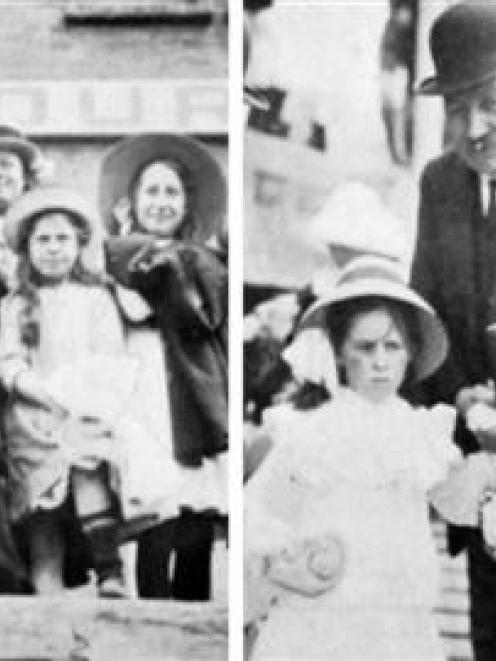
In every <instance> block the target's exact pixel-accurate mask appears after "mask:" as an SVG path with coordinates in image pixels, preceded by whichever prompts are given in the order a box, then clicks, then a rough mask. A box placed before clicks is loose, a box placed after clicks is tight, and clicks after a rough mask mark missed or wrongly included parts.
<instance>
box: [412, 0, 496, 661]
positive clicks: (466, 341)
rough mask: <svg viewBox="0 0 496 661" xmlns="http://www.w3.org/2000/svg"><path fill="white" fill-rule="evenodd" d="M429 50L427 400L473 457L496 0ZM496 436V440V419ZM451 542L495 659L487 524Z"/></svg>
mask: <svg viewBox="0 0 496 661" xmlns="http://www.w3.org/2000/svg"><path fill="white" fill-rule="evenodd" d="M430 47H431V53H432V58H433V60H434V65H435V69H436V72H435V75H434V76H432V77H430V78H428V79H426V80H424V81H423V82H422V83H421V84H420V86H419V89H418V92H419V93H421V94H424V95H441V96H443V98H444V106H445V118H446V125H445V128H446V138H447V143H448V148H447V150H446V152H445V153H444V154H443V155H442V156H440V157H439V158H437V159H435V160H434V161H432V162H430V163H429V164H428V165H427V166H426V168H425V170H424V172H423V174H422V179H421V185H420V187H421V190H420V209H419V229H418V238H417V246H416V251H415V257H414V262H413V267H412V285H413V287H414V288H415V289H417V290H418V291H419V292H420V293H421V294H422V295H423V296H424V297H425V298H427V299H428V300H429V302H430V303H431V304H432V305H433V306H434V307H435V308H436V310H437V311H438V312H439V314H440V316H441V317H442V318H443V320H444V322H445V323H446V326H447V328H448V331H449V334H450V338H451V351H450V355H449V357H448V359H447V361H446V362H445V364H444V365H443V366H442V368H441V369H440V370H439V371H438V372H437V374H436V375H434V377H432V378H431V379H430V381H429V382H428V383H427V387H426V389H425V392H424V393H423V396H424V399H427V401H428V402H430V403H433V402H435V401H440V400H441V401H447V402H450V403H454V404H456V406H457V407H458V410H459V411H460V416H459V417H460V421H459V424H458V429H457V439H456V440H457V443H458V444H459V445H460V446H461V448H462V449H463V451H464V452H466V453H469V452H475V451H477V450H479V449H480V441H481V438H480V437H479V438H476V436H475V435H474V434H472V433H471V432H470V431H469V430H468V428H467V426H466V415H467V412H468V411H469V410H470V409H471V407H472V405H473V404H474V403H476V402H478V401H482V402H485V403H486V404H488V405H489V406H491V407H492V406H495V405H496V398H495V393H494V384H493V383H492V381H491V379H494V377H495V374H496V362H495V361H494V358H492V357H491V352H490V347H489V344H488V333H487V330H486V329H487V327H488V325H489V324H491V323H493V322H495V321H496V317H495V316H494V315H495V311H496V296H495V294H496V3H495V2H493V1H491V0H490V1H488V2H484V3H473V2H472V3H468V2H464V3H459V4H455V5H452V6H451V7H450V8H448V9H447V10H446V11H444V12H443V13H442V14H441V15H440V16H439V17H438V18H437V20H436V21H435V22H434V24H433V26H432V29H431V33H430ZM487 439H489V440H490V441H492V443H493V444H494V443H495V442H496V425H495V427H494V428H492V429H490V433H489V435H487V436H486V440H487ZM449 545H450V551H451V552H452V553H453V554H455V553H457V552H458V551H460V550H461V549H462V548H464V547H467V549H468V559H469V580H470V594H471V629H472V642H473V646H474V653H475V659H476V661H488V660H491V661H494V660H495V659H496V555H495V554H494V553H492V552H491V549H490V548H489V547H488V546H487V545H486V544H485V542H484V535H483V532H482V531H481V530H480V529H475V530H474V529H472V530H468V529H462V528H452V529H450V535H449Z"/></svg>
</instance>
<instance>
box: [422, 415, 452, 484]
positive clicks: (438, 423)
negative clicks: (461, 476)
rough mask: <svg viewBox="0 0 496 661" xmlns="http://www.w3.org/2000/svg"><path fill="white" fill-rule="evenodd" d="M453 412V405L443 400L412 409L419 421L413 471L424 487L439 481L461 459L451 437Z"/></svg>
mask: <svg viewBox="0 0 496 661" xmlns="http://www.w3.org/2000/svg"><path fill="white" fill-rule="evenodd" d="M456 415H457V413H456V409H455V408H453V407H451V406H447V405H445V404H438V405H437V406H434V407H432V408H431V409H417V410H416V411H415V417H416V418H417V421H418V423H419V425H420V434H419V442H418V444H417V445H416V447H415V461H416V468H417V471H416V472H417V476H418V479H419V481H420V484H421V486H422V488H424V489H425V490H429V489H431V488H432V487H434V486H435V485H436V484H438V483H440V482H442V481H443V480H444V479H445V478H446V476H447V475H448V472H449V470H450V468H452V467H453V466H454V465H456V464H457V463H459V462H460V461H461V452H460V449H459V448H458V447H457V446H456V445H455V443H454V440H453V439H454V431H455V424H456Z"/></svg>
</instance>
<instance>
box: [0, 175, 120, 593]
mask: <svg viewBox="0 0 496 661" xmlns="http://www.w3.org/2000/svg"><path fill="white" fill-rule="evenodd" d="M96 222H97V220H96V214H95V212H94V211H93V210H92V208H91V206H90V205H89V204H87V203H86V201H85V200H84V199H81V198H80V197H79V196H78V195H77V194H76V193H74V192H72V191H69V190H65V189H62V188H56V187H44V188H43V187H40V188H37V189H34V190H32V191H28V192H27V193H26V194H25V195H23V196H22V197H21V198H19V200H18V201H16V202H15V203H14V204H13V205H12V207H11V208H10V209H9V212H8V214H7V216H6V219H5V225H4V229H5V236H6V239H7V241H8V243H9V246H10V247H11V248H12V249H13V250H14V251H15V252H16V253H18V255H19V271H18V283H17V285H16V287H15V288H14V290H13V291H12V292H11V293H10V294H8V295H7V296H6V297H5V298H4V299H3V300H2V301H1V304H0V379H1V382H2V384H3V386H4V387H5V389H6V390H7V392H8V394H9V400H8V403H7V406H6V408H5V410H4V415H3V424H4V430H5V435H6V446H7V447H6V452H7V462H8V468H9V487H10V488H9V493H10V514H11V517H12V520H13V522H14V523H15V524H16V525H17V529H18V531H19V532H20V533H22V535H21V536H22V537H23V538H24V539H25V540H26V545H27V552H28V561H29V565H30V568H31V577H32V581H33V584H34V587H35V589H36V591H37V592H39V593H47V592H54V591H59V590H61V589H62V587H64V585H72V584H78V583H79V582H81V581H84V580H85V577H86V569H87V568H88V567H94V568H95V570H96V573H97V577H98V586H99V593H100V595H101V596H113V597H117V596H123V594H124V585H123V577H122V568H121V560H120V558H119V554H118V548H117V541H118V540H117V537H116V531H117V525H116V524H117V523H118V520H119V517H120V506H119V503H118V501H117V491H118V488H117V487H118V485H117V482H116V478H117V471H116V469H115V467H116V466H117V463H118V462H117V456H116V455H115V434H114V429H113V427H112V425H110V424H109V423H110V421H109V420H106V419H105V418H104V416H103V415H102V411H105V410H110V409H111V408H112V401H111V400H112V397H114V398H117V399H118V398H119V397H120V396H121V395H124V394H125V393H124V391H125V390H126V388H125V387H124V386H123V381H125V380H126V379H127V372H126V369H124V370H122V369H120V367H124V368H126V367H127V363H126V362H125V359H124V357H123V356H124V354H123V352H124V345H123V336H122V330H121V323H120V319H119V315H118V312H117V308H116V306H115V303H114V301H113V299H112V297H111V295H110V293H109V292H108V291H107V288H106V287H105V286H104V284H103V281H102V280H101V278H100V277H99V276H97V275H96V274H94V273H93V272H92V271H90V270H89V269H88V268H87V267H86V266H85V264H84V254H85V250H86V248H87V247H88V244H89V242H90V238H91V236H92V233H93V231H94V229H95V226H96ZM120 361H124V363H122V362H120ZM110 365H112V367H111V368H110V369H111V373H112V374H115V375H116V374H117V373H118V374H119V376H114V381H113V383H111V382H109V381H108V380H107V384H106V386H105V383H103V385H102V383H99V381H100V380H103V381H105V379H106V378H107V377H108V373H106V370H107V368H109V366H110ZM119 366H120V367H119ZM114 368H115V369H116V370H117V372H115V370H114ZM78 393H79V394H78ZM103 400H108V401H107V403H105V402H104V401H103ZM114 404H115V401H114ZM114 408H115V407H114ZM114 459H115V461H114ZM81 533H82V534H81ZM77 549H80V551H81V552H80V553H79V554H77V555H76V550H77ZM69 556H70V557H69Z"/></svg>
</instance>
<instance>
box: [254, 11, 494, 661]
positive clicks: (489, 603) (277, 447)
mask: <svg viewBox="0 0 496 661" xmlns="http://www.w3.org/2000/svg"><path fill="white" fill-rule="evenodd" d="M243 47H244V48H243V55H244V78H243V90H244V94H243V98H244V107H245V120H244V121H245V125H244V157H243V168H244V170H243V181H244V195H245V197H244V227H243V240H244V270H243V303H244V316H243V362H244V373H243V385H244V391H243V428H244V443H243V482H244V487H243V489H244V495H243V506H244V541H243V556H244V560H243V573H244V618H243V645H244V657H245V659H246V660H253V661H268V660H273V659H280V660H284V661H287V660H295V661H296V660H300V659H325V660H331V659H332V660H336V661H337V660H340V661H369V660H370V661H372V660H375V661H378V660H381V661H385V660H388V661H406V660H411V661H455V660H457V661H462V660H463V661H490V660H493V659H496V462H495V457H494V453H495V452H496V387H495V375H496V353H495V351H496V335H495V333H496V316H495V315H496V307H495V301H496V298H495V292H496V225H495V223H496V215H495V209H496V207H495V205H496V200H495V197H494V195H495V190H496V185H495V179H496V3H495V2H494V1H493V0H484V1H481V0H478V1H473V0H472V1H471V0H457V1H452V0H439V1H438V0H436V2H433V1H431V0H368V1H367V0H362V1H360V2H355V1H353V0H350V2H346V3H344V2H337V1H335V0H313V1H311V2H308V3H303V2H300V1H298V0H244V44H243Z"/></svg>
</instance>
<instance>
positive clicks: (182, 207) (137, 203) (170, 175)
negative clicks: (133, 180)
mask: <svg viewBox="0 0 496 661" xmlns="http://www.w3.org/2000/svg"><path fill="white" fill-rule="evenodd" d="M186 204H187V199H186V190H185V188H184V184H183V182H182V180H181V177H180V176H179V174H178V173H177V172H176V171H175V170H174V168H173V167H171V166H170V165H168V164H167V163H164V162H159V161H157V162H155V163H151V164H150V165H148V166H146V167H145V168H144V170H143V172H142V173H141V175H140V177H139V179H138V182H137V185H136V192H135V195H134V213H135V216H136V222H137V224H138V225H139V227H140V228H141V229H142V230H144V231H145V232H148V233H149V234H155V235H156V236H159V237H161V238H172V237H174V236H175V235H176V234H177V232H178V230H179V228H180V227H181V225H182V223H183V221H184V218H185V215H186Z"/></svg>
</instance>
